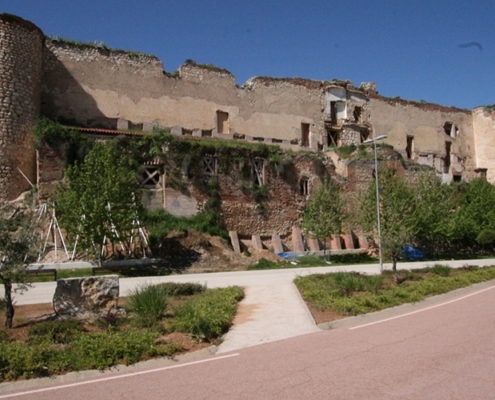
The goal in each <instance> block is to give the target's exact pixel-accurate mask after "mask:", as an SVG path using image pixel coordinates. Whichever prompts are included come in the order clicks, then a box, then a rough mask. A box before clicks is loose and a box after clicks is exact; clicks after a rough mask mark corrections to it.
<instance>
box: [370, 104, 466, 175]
mask: <svg viewBox="0 0 495 400" xmlns="http://www.w3.org/2000/svg"><path fill="white" fill-rule="evenodd" d="M370 106H371V118H370V120H371V123H372V125H373V130H374V135H375V136H379V135H387V136H388V138H387V139H385V140H384V142H386V143H388V144H391V145H392V146H394V149H395V150H397V151H398V152H399V153H401V154H402V156H403V157H404V158H407V154H406V146H407V136H411V137H413V138H414V139H413V149H412V151H413V154H412V160H414V161H417V162H420V163H423V164H430V166H434V167H435V168H436V169H437V173H443V172H444V171H443V165H444V164H443V162H444V161H443V160H442V158H444V157H445V156H446V145H445V143H446V142H450V143H451V151H450V153H451V157H450V164H451V167H450V169H449V173H450V174H453V175H460V174H462V176H463V179H470V178H472V177H473V176H474V168H475V163H474V151H475V146H474V139H473V136H474V131H473V122H472V114H471V111H468V110H459V109H455V108H448V107H442V106H438V105H434V104H427V103H425V104H421V103H415V102H408V101H404V100H400V99H389V98H382V97H372V98H371V100H370ZM446 122H450V123H452V124H454V125H455V126H457V128H458V132H457V137H455V138H453V137H451V136H449V135H447V134H446V133H445V130H444V124H445V123H446ZM428 155H431V157H430V158H429V159H428V157H427V156H428ZM435 159H436V160H435ZM428 160H429V161H428Z"/></svg>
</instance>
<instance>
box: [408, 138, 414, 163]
mask: <svg viewBox="0 0 495 400" xmlns="http://www.w3.org/2000/svg"><path fill="white" fill-rule="evenodd" d="M413 152H414V136H407V137H406V156H407V159H408V160H410V159H411V158H412V154H413Z"/></svg>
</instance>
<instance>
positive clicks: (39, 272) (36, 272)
mask: <svg viewBox="0 0 495 400" xmlns="http://www.w3.org/2000/svg"><path fill="white" fill-rule="evenodd" d="M27 273H28V274H31V275H36V276H40V275H53V280H54V281H56V280H57V270H56V269H55V268H43V269H28V270H27Z"/></svg>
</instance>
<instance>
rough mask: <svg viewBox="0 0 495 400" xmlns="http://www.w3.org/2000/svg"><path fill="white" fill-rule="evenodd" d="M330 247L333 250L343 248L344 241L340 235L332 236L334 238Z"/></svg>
mask: <svg viewBox="0 0 495 400" xmlns="http://www.w3.org/2000/svg"><path fill="white" fill-rule="evenodd" d="M330 248H331V249H332V250H341V249H342V242H341V239H340V236H339V235H335V236H334V237H332V240H331V242H330Z"/></svg>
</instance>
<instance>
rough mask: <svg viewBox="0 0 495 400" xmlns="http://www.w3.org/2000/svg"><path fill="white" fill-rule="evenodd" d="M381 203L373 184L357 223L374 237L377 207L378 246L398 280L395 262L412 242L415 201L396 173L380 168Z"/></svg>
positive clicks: (362, 203)
mask: <svg viewBox="0 0 495 400" xmlns="http://www.w3.org/2000/svg"><path fill="white" fill-rule="evenodd" d="M379 172H380V193H381V196H380V198H379V199H380V200H379V201H377V197H376V195H377V191H376V187H375V182H372V183H371V184H370V185H369V187H368V190H367V192H365V193H364V194H363V196H361V199H360V209H359V213H358V219H359V223H360V225H361V227H362V228H363V229H364V230H365V231H366V232H368V234H369V235H373V232H374V229H375V226H376V225H375V224H376V215H375V214H374V213H372V212H370V210H373V209H374V207H375V205H377V204H378V207H379V212H380V217H381V225H380V226H381V232H380V239H381V246H382V250H383V255H384V256H385V257H389V258H390V259H391V260H392V271H394V276H395V277H397V275H396V272H397V261H398V259H399V257H400V255H401V248H402V247H403V246H404V245H406V244H409V243H410V242H411V241H412V240H413V239H414V231H413V225H414V224H413V218H414V208H415V198H414V195H413V189H412V188H411V187H410V186H409V185H408V184H407V182H406V181H405V180H404V179H402V178H400V177H399V176H397V173H396V171H394V170H393V169H390V168H389V167H387V166H382V167H380V168H379Z"/></svg>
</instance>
